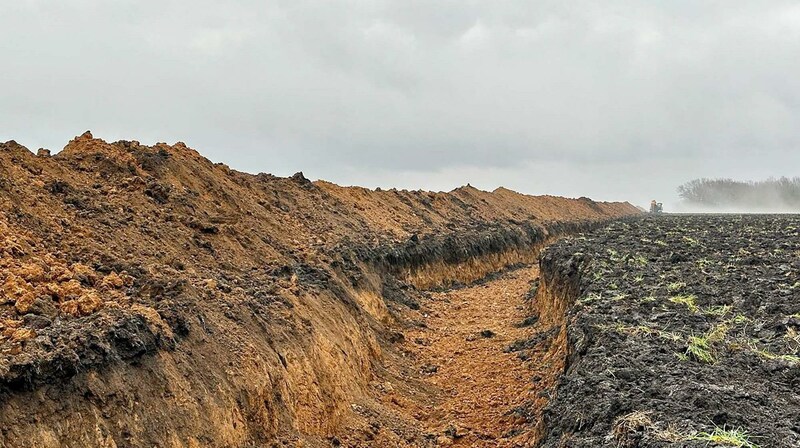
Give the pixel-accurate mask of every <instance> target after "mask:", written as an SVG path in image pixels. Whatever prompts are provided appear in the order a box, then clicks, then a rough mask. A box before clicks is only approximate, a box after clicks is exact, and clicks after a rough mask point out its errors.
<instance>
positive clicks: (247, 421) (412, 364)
mask: <svg viewBox="0 0 800 448" xmlns="http://www.w3.org/2000/svg"><path fill="white" fill-rule="evenodd" d="M637 213H638V211H637V209H636V208H635V207H633V206H631V205H630V204H627V203H602V202H594V201H592V200H590V199H587V198H581V199H565V198H559V197H551V196H526V195H521V194H518V193H515V192H513V191H510V190H506V189H502V188H500V189H497V190H495V191H493V192H484V191H480V190H477V189H475V188H472V187H469V186H467V187H462V188H459V189H456V190H454V191H451V192H449V193H432V192H423V191H397V190H388V191H373V190H368V189H364V188H357V187H340V186H337V185H333V184H331V183H327V182H324V181H317V182H311V181H309V180H307V179H306V178H305V177H304V176H303V175H302V174H301V173H298V174H296V175H294V176H292V177H290V178H278V177H275V176H272V175H269V174H258V175H250V174H246V173H241V172H237V171H235V170H231V169H229V168H228V167H227V166H225V165H223V164H214V163H211V162H210V161H208V160H207V159H205V158H203V157H202V156H200V155H199V154H198V153H197V152H196V151H194V150H192V149H190V148H188V147H186V146H185V145H184V144H182V143H178V144H175V145H166V144H157V145H155V146H145V145H141V144H139V143H138V142H135V141H120V142H115V143H107V142H105V141H103V140H99V139H95V138H93V137H92V136H91V134H89V133H86V134H84V135H82V136H80V137H77V138H76V139H74V140H73V141H71V142H70V143H69V144H68V145H67V146H66V147H65V148H64V150H63V151H61V152H59V153H58V154H56V155H54V156H52V157H51V156H49V155H48V154H47V152H45V151H41V152H40V155H34V154H33V153H31V152H30V151H28V150H27V149H26V148H24V147H22V146H20V145H18V144H17V143H15V142H13V141H12V142H7V143H3V144H0V446H8V447H21V446H38V447H57V446H76V447H77V446H107V447H113V446H119V447H123V446H148V447H150V446H165V447H166V446H169V447H173V446H174V447H182V446H188V447H195V446H231V447H234V446H236V447H240V446H241V447H245V446H337V445H344V446H437V445H447V444H462V445H463V446H469V445H465V443H472V442H473V441H474V443H478V442H477V440H478V439H480V438H481V437H483V438H484V439H481V440H483V442H482V443H487V445H486V446H493V445H488V443H491V442H489V441H487V440H486V439H485V438H486V437H489V438H494V439H496V440H500V439H502V440H504V441H505V442H502V443H507V444H508V446H524V445H522V444H530V443H534V441H535V440H537V439H538V435H537V434H539V433H541V432H542V431H544V429H545V428H544V427H543V426H541V421H542V420H541V419H540V418H538V417H537V415H538V413H540V412H541V408H542V407H543V406H544V404H545V403H546V401H547V400H546V398H547V397H546V393H545V392H544V390H545V389H547V387H545V386H547V385H552V384H555V383H554V382H555V378H554V377H551V376H549V375H550V374H551V372H553V371H558V370H559V369H562V368H563V366H561V365H560V364H559V362H560V363H563V358H564V356H565V354H566V352H565V351H564V350H565V349H566V347H567V345H566V344H564V343H563V340H562V339H563V335H564V334H566V333H565V332H564V331H561V330H558V332H557V333H558V334H555V336H553V337H554V338H555V340H557V341H561V342H562V343H555V344H553V345H552V347H554V348H553V349H552V350H551V349H549V348H537V347H535V345H536V344H528V345H525V344H524V342H525V340H526V338H536V337H539V338H544V337H545V336H547V335H545V336H535V335H539V334H540V329H541V328H545V327H542V325H545V326H552V327H558V328H560V329H562V330H563V328H564V327H563V320H564V313H563V311H564V310H563V309H561V308H560V307H561V306H562V305H561V302H559V304H558V305H557V306H555V307H552V306H544V307H543V308H542V309H538V311H537V310H533V309H532V308H531V303H530V300H529V298H528V299H526V295H527V294H529V290H531V288H533V290H534V291H535V277H536V275H537V274H536V270H535V268H530V267H529V268H524V269H522V270H517V271H512V272H510V273H508V274H505V276H503V277H501V278H499V279H491V278H490V279H489V282H488V283H486V284H485V285H486V286H487V288H488V291H487V292H488V293H489V294H479V291H480V290H479V289H475V288H481V287H482V284H480V283H478V284H475V282H480V281H481V280H482V279H485V278H486V277H487V276H490V275H491V274H493V273H496V272H499V271H502V270H504V269H506V268H508V267H510V266H531V265H532V264H535V262H536V260H537V257H538V251H539V249H540V248H541V247H542V246H543V245H544V244H546V243H547V242H549V241H552V240H553V239H554V238H555V237H557V236H559V235H565V234H572V233H576V232H579V231H582V230H588V229H590V228H593V227H596V226H598V225H599V224H600V223H602V222H606V221H608V220H610V219H615V218H619V217H622V216H628V215H634V214H637ZM507 276H508V277H507ZM484 281H485V280H484ZM497 282H499V283H497ZM504 282H506V283H504ZM531 282H533V283H531ZM465 284H469V285H471V286H469V287H467V288H461V287H460V286H461V285H465ZM453 288H455V289H453ZM433 290H440V291H444V292H439V293H431V292H427V291H433ZM491 297H497V298H499V299H498V300H497V301H496V304H495V305H493V304H492V302H482V301H483V300H485V299H487V298H491ZM447 301H450V302H456V303H457V304H459V306H463V307H464V309H465V310H466V312H468V313H469V316H471V318H474V319H476V321H475V322H472V323H470V322H469V321H466V322H464V325H462V326H457V327H455V328H456V332H457V333H456V335H455V336H457V337H458V338H460V339H464V341H465V343H474V344H473V346H472V348H469V349H468V350H475V352H474V353H473V352H471V351H470V354H471V355H470V356H467V357H463V356H462V357H460V358H459V357H458V356H457V357H456V358H458V359H454V361H453V362H452V363H450V364H452V366H450V364H448V363H447V362H441V356H442V353H444V351H446V350H447V349H448V347H452V346H453V344H456V343H455V342H454V341H450V342H447V341H445V342H444V343H439V342H436V341H434V342H433V343H431V344H430V345H428V346H426V345H425V340H426V338H430V339H437V338H445V339H446V337H447V336H446V334H447V333H446V330H442V331H437V332H436V333H435V334H433V335H430V334H426V333H425V329H424V325H426V321H428V322H429V323H430V325H431V326H433V327H434V328H440V329H441V327H446V328H447V327H449V324H447V322H445V321H442V320H439V321H436V320H435V316H434V315H433V314H431V313H432V312H433V313H437V314H438V315H439V316H450V318H452V319H457V318H458V316H459V315H458V313H456V312H454V311H453V310H452V309H450V308H449V307H442V305H441V304H442V303H447ZM473 302H476V303H473ZM542 303H547V302H542ZM512 305H513V306H514V307H518V308H515V310H509V308H508V306H512ZM703 305H704V306H705V304H703ZM537 306H538V305H537ZM795 311H796V310H795ZM534 312H535V313H536V314H535V316H537V317H538V319H531V316H533V314H532V313H534ZM447 313H449V314H447ZM492 313H497V316H496V318H495V319H494V320H492V321H487V320H485V319H486V318H487V317H490V316H491V315H492ZM481 319H484V320H481ZM520 319H522V322H520ZM526 321H527V323H526ZM534 321H535V322H534ZM539 321H541V322H539ZM518 324H519V325H520V326H519V327H517V326H516V325H518ZM559 325H560V326H559ZM437 326H439V327H437ZM482 326H491V327H492V328H482V329H481V330H480V331H479V332H478V334H477V335H472V334H471V332H473V331H477V328H479V327H482ZM548 328H549V327H548ZM483 330H486V331H485V332H484V331H483ZM443 331H444V332H443ZM462 332H466V333H462ZM467 333H469V334H467ZM548 334H549V333H548ZM406 335H408V336H406ZM467 338H479V339H473V340H471V341H467V340H466V339H467ZM559 338H561V339H559ZM417 339H419V340H420V341H422V343H420V344H417V343H416V342H415V341H416V340H417ZM460 339H459V340H460ZM512 340H513V341H514V342H512ZM517 342H519V343H521V344H522V345H520V344H517ZM427 347H430V349H428V348H427ZM501 349H502V350H501ZM763 350H772V351H774V352H775V353H783V352H779V351H778V347H772V346H765V347H763ZM529 352H530V353H532V354H533V355H535V356H540V357H542V359H545V358H546V357H548V356H550V357H552V359H553V361H552V363H550V364H549V365H550V366H551V367H552V368H550V369H549V370H547V372H543V373H542V374H541V375H539V379H538V380H537V381H540V382H542V384H544V385H545V386H542V387H538V386H535V387H534V386H531V385H530V384H529V383H528V381H529V380H530V378H526V373H525V372H526V371H530V372H534V373H531V375H533V376H536V375H538V374H536V373H535V371H536V369H539V368H540V365H539V364H537V363H532V362H530V361H529V359H530V358H526V356H529V355H530V353H529ZM493 353H494V355H493ZM526 353H528V354H526ZM770 353H771V352H770ZM489 356H501V357H503V358H497V359H498V360H500V361H498V362H499V364H498V368H502V369H503V370H502V372H500V373H502V374H503V375H506V376H507V377H508V378H512V379H511V381H514V382H513V384H514V385H516V386H517V387H519V388H521V389H520V390H519V391H518V392H517V394H518V396H517V397H516V398H513V399H510V398H509V397H508V395H509V394H510V393H511V392H504V391H503V390H495V391H494V392H496V395H495V396H494V397H495V398H492V397H493V395H492V393H489V394H488V395H487V394H481V393H480V392H481V391H482V390H484V387H483V386H482V385H485V384H486V385H488V386H487V387H496V385H494V386H491V384H490V383H486V378H487V376H488V375H491V374H492V373H493V372H492V371H489V370H486V369H485V367H486V365H485V363H487V362H489V360H490V359H492V358H488V357H489ZM476 357H478V358H477V359H482V360H483V361H484V364H483V367H481V365H480V364H469V363H470V362H472V360H474V359H476ZM437 359H439V360H440V361H438V364H436V363H435V362H433V361H431V360H437ZM526 359H528V361H526ZM781 362H782V361H781ZM448 366H450V367H448ZM704 368H705V367H704ZM439 369H441V370H439ZM523 369H525V370H523ZM473 370H474V378H472V379H469V378H465V379H464V380H465V381H466V382H467V383H469V386H468V387H467V388H465V390H467V391H468V392H465V394H466V395H464V396H466V397H468V398H470V399H475V400H478V401H479V402H480V403H478V404H477V405H476V406H483V408H482V409H485V408H487V406H488V407H496V408H497V409H495V411H493V412H495V414H492V415H497V418H498V419H500V420H502V421H503V423H502V425H501V426H497V427H495V428H487V427H486V424H487V419H486V418H483V419H481V418H477V417H476V415H475V412H474V411H469V410H464V409H463V408H464V404H463V403H461V404H459V403H458V401H457V400H452V399H450V398H447V396H446V394H445V393H444V392H446V391H450V392H451V394H452V392H453V391H454V390H457V389H458V388H455V389H454V387H455V385H454V384H453V382H454V381H456V379H457V378H458V375H462V374H464V372H466V371H473ZM439 372H441V373H440V374H439ZM437 375H439V376H438V377H437ZM448 378H449V379H448ZM529 388H530V389H529ZM536 391H539V392H536ZM489 392H492V391H489ZM540 392H541V393H540ZM564 396H565V397H566V396H567V394H566V393H565V394H564ZM487 397H488V398H487ZM786 399H787V400H788V399H790V398H786ZM492 400H495V401H492ZM526 403H528V408H526V407H525V406H526ZM531 403H533V404H531ZM558 403H560V402H557V403H555V404H554V405H556V406H557V405H558ZM507 408H511V409H512V410H513V412H512V414H508V413H507V412H506V411H505V409H507ZM440 410H444V411H443V412H442V411H440ZM512 416H516V417H512ZM491 418H492V419H493V418H494V417H491ZM551 422H552V419H551ZM500 427H503V428H508V431H506V432H504V433H503V434H495V432H497V431H498V428H500ZM553 428H555V426H553ZM498 437H499V438H498ZM467 441H470V442H467ZM498 443H500V442H498Z"/></svg>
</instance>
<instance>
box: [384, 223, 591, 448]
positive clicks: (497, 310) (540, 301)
mask: <svg viewBox="0 0 800 448" xmlns="http://www.w3.org/2000/svg"><path fill="white" fill-rule="evenodd" d="M560 236H561V235H558V236H549V237H547V238H544V239H543V240H542V241H540V242H538V243H536V244H535V245H534V246H532V247H531V248H529V249H528V250H525V251H519V250H512V251H506V252H503V253H495V254H485V255H482V256H477V257H473V258H471V259H470V260H469V261H467V262H465V263H462V264H460V265H450V266H447V265H444V264H443V263H433V264H430V265H428V266H426V267H425V268H423V269H417V270H416V271H414V272H413V275H411V276H409V278H410V279H412V280H417V281H418V282H419V284H421V286H430V285H436V284H442V283H441V282H442V280H443V279H445V280H446V279H452V278H453V276H454V274H455V275H456V276H459V275H460V276H461V277H460V279H465V278H466V279H470V278H475V277H480V276H481V275H483V276H485V275H486V273H487V272H495V274H493V275H492V274H490V276H489V277H488V278H486V277H484V278H483V280H481V281H478V282H472V283H468V284H467V285H466V286H460V287H451V288H448V289H442V290H438V291H433V292H429V293H427V300H425V301H424V302H423V304H422V306H421V309H420V310H419V313H420V315H421V322H420V323H419V324H418V325H416V326H414V327H412V328H411V329H408V330H407V331H405V332H404V341H403V343H402V345H401V350H402V351H403V353H404V358H403V360H404V362H410V363H411V364H412V365H413V369H414V370H415V371H416V373H417V374H419V375H420V376H421V378H422V381H423V383H425V384H426V385H428V386H430V388H431V390H432V391H433V393H432V394H430V395H429V396H427V397H426V398H425V399H422V400H421V399H419V398H418V397H417V398H416V399H415V398H414V397H402V396H399V395H402V394H401V393H398V392H397V391H392V392H390V393H384V394H382V395H383V396H382V397H381V398H382V400H383V401H384V402H385V403H387V404H389V405H391V406H392V407H393V408H394V409H395V410H396V411H398V412H401V413H404V414H405V415H408V416H410V417H411V418H413V419H414V420H415V421H417V422H418V424H419V425H420V426H421V427H422V429H423V431H424V432H425V433H427V434H429V435H430V438H431V439H433V440H434V441H435V443H434V445H433V446H456V447H509V448H510V447H523V446H537V445H538V444H539V442H540V440H541V438H542V437H543V435H544V434H545V433H546V421H545V408H546V406H547V403H548V402H549V399H550V398H551V397H552V396H553V394H554V393H555V388H556V386H557V384H558V380H559V378H560V377H561V375H562V374H563V373H564V371H565V366H566V364H567V362H568V358H569V355H570V353H569V347H568V344H567V332H566V319H565V316H566V312H567V310H568V308H569V306H570V304H571V303H572V302H573V301H574V299H575V298H576V297H577V294H578V291H577V288H578V285H579V278H580V272H581V266H582V263H583V260H581V259H577V258H576V259H570V260H566V261H565V260H563V259H560V258H557V257H554V256H551V255H548V254H547V252H546V251H545V252H544V254H543V255H542V257H541V258H540V253H541V252H542V249H543V248H545V247H546V246H547V245H549V244H551V243H552V242H553V241H554V240H555V239H557V238H558V237H560ZM504 263H505V264H504ZM456 278H459V277H456ZM406 355H407V356H406ZM409 360H410V361H409Z"/></svg>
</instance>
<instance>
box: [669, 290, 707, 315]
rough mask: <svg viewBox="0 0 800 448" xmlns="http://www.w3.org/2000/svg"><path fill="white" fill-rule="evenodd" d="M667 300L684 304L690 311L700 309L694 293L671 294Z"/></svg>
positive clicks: (694, 311)
mask: <svg viewBox="0 0 800 448" xmlns="http://www.w3.org/2000/svg"><path fill="white" fill-rule="evenodd" d="M669 301H670V302H672V303H677V304H678V305H685V306H686V308H688V309H689V311H691V312H692V313H696V312H698V311H700V307H698V306H697V296H695V295H694V294H686V295H677V296H672V297H670V298H669Z"/></svg>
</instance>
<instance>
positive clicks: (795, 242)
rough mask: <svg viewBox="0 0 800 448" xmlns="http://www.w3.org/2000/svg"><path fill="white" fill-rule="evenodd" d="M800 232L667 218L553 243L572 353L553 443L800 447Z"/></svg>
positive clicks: (549, 414) (544, 294)
mask: <svg viewBox="0 0 800 448" xmlns="http://www.w3.org/2000/svg"><path fill="white" fill-rule="evenodd" d="M798 229H800V217H798V216H797V215H793V216H787V215H783V216H769V215H762V216H758V215H747V216H730V215H729V216H708V215H705V216H704V215H698V216H662V217H653V218H647V219H635V220H629V221H623V222H616V223H613V224H611V225H609V226H608V227H605V228H603V229H601V230H598V231H595V232H591V233H589V234H587V235H586V237H585V238H582V239H566V240H562V241H560V242H558V243H556V244H555V245H553V246H551V247H549V248H548V249H547V250H546V252H545V253H544V254H543V257H542V264H541V270H542V279H543V286H542V288H541V290H540V291H541V294H540V296H539V299H540V300H541V301H542V302H550V303H553V302H558V303H562V304H564V305H563V306H565V307H567V306H568V311H567V313H566V332H567V335H568V336H567V348H568V351H569V356H568V359H567V367H566V371H565V373H564V375H563V376H562V377H561V379H560V380H559V383H558V386H557V388H556V391H555V398H554V399H553V400H551V401H550V403H549V405H548V407H547V409H546V410H545V425H546V431H545V437H544V440H543V445H542V446H545V447H600V446H607V447H667V446H669V447H706V446H738V447H754V446H761V447H787V448H788V447H797V446H800V419H798V415H800V393H798V391H800V234H799V233H798ZM570 303H571V305H569V304H570Z"/></svg>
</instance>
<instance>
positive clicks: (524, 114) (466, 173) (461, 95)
mask: <svg viewBox="0 0 800 448" xmlns="http://www.w3.org/2000/svg"><path fill="white" fill-rule="evenodd" d="M0 61H2V65H0V140H3V141H5V140H10V139H15V140H17V141H18V142H20V143H22V144H24V145H26V146H28V147H29V148H31V149H35V148H38V147H40V146H41V147H47V148H51V149H53V150H58V149H60V148H61V147H63V146H64V144H65V143H66V142H67V141H68V140H69V139H70V138H72V137H73V136H74V135H77V134H80V133H82V132H83V131H84V130H86V129H91V130H92V131H93V133H94V135H95V136H96V137H101V138H104V139H106V140H118V139H132V140H134V139H135V140H139V141H141V142H142V143H155V142H159V141H166V142H169V143H174V142H176V141H184V142H186V143H187V144H188V145H190V146H192V147H194V148H196V149H198V150H199V151H200V152H201V153H203V154H204V155H206V156H207V157H209V158H210V159H212V160H214V161H222V162H225V163H227V164H229V165H230V166H231V167H233V168H237V169H240V170H244V171H248V172H262V171H263V172H271V173H274V174H278V175H289V174H292V173H294V172H296V171H300V170H302V171H304V172H305V174H306V175H307V177H310V178H323V179H328V180H332V181H335V182H337V183H341V184H348V185H349V184H358V185H364V186H369V187H375V186H381V187H391V186H396V187H399V188H409V189H416V188H424V189H433V190H449V189H452V188H454V187H456V186H458V185H462V184H466V183H468V182H469V183H471V184H472V185H474V186H477V187H480V188H483V189H487V190H491V189H494V188H495V187H497V186H500V185H503V186H506V187H509V188H513V189H515V190H518V191H521V192H525V193H531V194H541V193H551V194H562V195H570V196H581V195H586V196H591V197H594V198H597V199H606V200H618V199H622V200H630V201H632V202H635V203H637V204H642V205H644V204H646V203H647V202H649V200H650V199H651V198H658V199H659V200H662V201H663V202H665V203H667V204H668V205H669V204H672V203H674V202H675V201H676V200H677V197H676V193H675V187H677V186H678V185H679V184H681V183H683V182H685V181H687V180H689V179H692V178H694V177H703V176H706V177H717V176H725V177H735V178H743V179H751V178H752V179H757V178H764V177H768V176H781V175H788V176H794V175H800V172H798V166H800V150H798V148H800V145H799V144H800V4H799V3H798V2H796V1H766V0H756V1H739V0H719V1H698V0H694V1H686V0H669V1H666V0H665V1H646V2H642V1H621V0H620V1H596V0H591V1H590V0H586V1H568V2H565V1H562V0H556V1H530V0H527V1H512V0H505V1H504V0H487V1H465V0H458V1H448V0H430V1H414V0H394V1H367V0H362V1H353V0H351V1H322V0H320V1H311V0H286V1H264V0H247V1H243V0H238V1H226V2H218V1H210V0H193V1H184V0H180V1H178V0H159V1H151V0H147V1H145V0H14V1H3V2H0Z"/></svg>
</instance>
